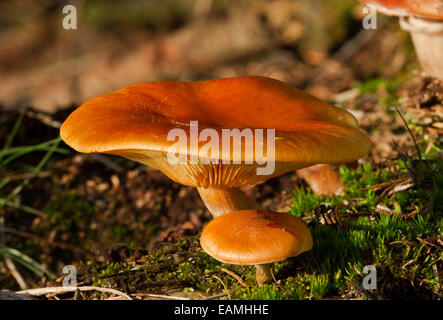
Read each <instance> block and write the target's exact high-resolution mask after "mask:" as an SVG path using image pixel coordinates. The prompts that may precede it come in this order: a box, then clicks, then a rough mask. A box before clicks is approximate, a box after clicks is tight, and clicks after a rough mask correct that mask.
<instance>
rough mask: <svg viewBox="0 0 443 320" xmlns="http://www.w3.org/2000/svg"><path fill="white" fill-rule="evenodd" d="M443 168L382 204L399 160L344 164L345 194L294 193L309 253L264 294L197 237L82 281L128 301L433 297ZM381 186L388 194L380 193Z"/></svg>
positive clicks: (435, 165)
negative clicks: (145, 297) (370, 281)
mask: <svg viewBox="0 0 443 320" xmlns="http://www.w3.org/2000/svg"><path fill="white" fill-rule="evenodd" d="M442 168H443V165H442V161H441V160H440V159H437V160H435V161H427V162H426V165H425V169H424V170H425V172H424V178H425V183H424V185H423V186H420V187H411V188H410V189H408V190H405V191H400V192H396V193H393V194H392V195H391V196H389V197H387V196H385V197H380V194H381V193H383V192H384V190H386V187H389V182H392V181H394V180H398V178H399V177H405V176H407V168H406V165H405V164H404V163H403V162H402V161H401V160H398V161H394V162H392V163H391V164H390V165H389V166H386V167H384V168H373V167H372V166H371V165H370V164H368V163H367V164H365V165H363V166H362V167H361V168H358V169H348V168H347V167H345V166H342V167H341V168H340V173H341V176H342V178H343V179H344V182H345V192H344V194H343V195H342V196H334V197H319V196H317V195H315V194H313V193H312V192H310V191H309V190H308V191H306V190H302V189H300V190H298V191H297V192H295V194H294V198H293V206H292V210H291V213H292V214H294V215H296V216H301V217H305V218H307V219H306V220H307V223H308V226H309V227H310V229H311V231H312V235H313V238H314V247H313V249H312V250H311V251H309V252H307V253H304V254H302V255H300V256H298V257H295V258H291V259H288V260H286V261H283V262H279V263H276V264H275V281H273V282H271V283H269V284H266V285H264V286H262V287H258V286H257V285H256V283H255V278H254V277H255V269H254V267H252V266H237V265H229V264H223V263H219V262H217V261H216V260H214V259H213V258H211V257H210V256H208V255H207V254H206V253H204V252H203V251H202V249H201V247H200V246H199V241H198V236H195V237H188V238H184V239H182V240H180V241H178V242H176V243H174V244H165V245H163V246H162V247H161V248H160V249H158V250H157V251H155V252H153V253H151V254H141V253H140V252H138V253H135V254H134V255H132V258H130V259H126V260H125V261H120V262H116V263H111V264H103V265H97V264H95V265H94V264H93V265H92V267H91V266H90V267H86V269H85V270H86V271H85V275H86V276H85V280H86V282H87V283H90V284H94V285H98V286H106V287H113V288H117V289H119V290H123V291H125V292H129V293H137V292H145V293H162V292H163V293H165V292H166V293H168V292H171V291H173V290H174V289H175V290H177V289H179V291H180V290H181V291H185V292H195V295H194V297H195V298H202V297H211V296H220V297H219V298H220V299H296V300H298V299H337V298H338V299H340V298H357V299H358V298H362V299H380V298H384V299H396V298H406V299H432V298H437V297H439V296H440V295H441V291H440V280H439V279H441V274H438V273H439V272H441V270H442V258H443V252H442V243H441V236H442V231H443V227H442V222H443V221H442V218H443V217H442V215H441V212H442V209H443V208H442V206H443V204H442V199H443V194H442V193H443V171H442ZM380 185H382V186H385V188H378V189H377V186H380ZM373 187H375V188H373ZM381 205H383V206H381ZM378 208H383V210H378ZM389 208H392V210H391V211H389V210H388V209H389ZM365 265H373V266H374V267H375V268H376V270H377V289H376V290H366V289H364V288H363V286H362V281H363V278H364V277H365V276H366V274H364V273H363V267H364V266H365ZM226 269H227V270H230V271H232V272H234V273H235V274H236V275H238V276H239V277H240V278H241V279H242V280H238V279H237V278H236V277H235V276H233V275H232V274H230V273H229V272H226V271H224V270H226ZM190 297H191V298H192V297H193V295H190Z"/></svg>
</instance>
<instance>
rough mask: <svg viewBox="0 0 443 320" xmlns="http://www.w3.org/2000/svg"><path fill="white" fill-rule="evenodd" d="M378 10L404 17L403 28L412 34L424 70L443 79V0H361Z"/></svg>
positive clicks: (401, 19) (401, 21) (402, 20)
mask: <svg viewBox="0 0 443 320" xmlns="http://www.w3.org/2000/svg"><path fill="white" fill-rule="evenodd" d="M360 1H361V2H363V3H365V4H367V5H369V6H372V7H374V8H376V9H377V11H379V12H381V13H383V14H386V15H390V16H398V17H399V18H400V26H401V27H402V29H404V30H406V31H408V32H409V33H410V34H411V37H412V41H413V43H414V47H415V51H416V53H417V57H418V60H419V62H420V65H421V66H422V68H423V70H424V71H425V72H426V73H427V74H428V75H431V76H434V77H437V78H440V79H443V1H442V0H360Z"/></svg>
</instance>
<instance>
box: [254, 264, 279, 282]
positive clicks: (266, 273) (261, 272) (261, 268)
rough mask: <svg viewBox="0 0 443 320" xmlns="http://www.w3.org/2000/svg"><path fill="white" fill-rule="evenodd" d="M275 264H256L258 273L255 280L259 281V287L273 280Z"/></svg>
mask: <svg viewBox="0 0 443 320" xmlns="http://www.w3.org/2000/svg"><path fill="white" fill-rule="evenodd" d="M273 266H274V264H273V263H266V264H256V265H255V267H256V269H257V270H256V272H255V279H256V280H257V284H258V285H259V286H262V285H264V284H265V283H266V282H268V281H271V280H272V268H273Z"/></svg>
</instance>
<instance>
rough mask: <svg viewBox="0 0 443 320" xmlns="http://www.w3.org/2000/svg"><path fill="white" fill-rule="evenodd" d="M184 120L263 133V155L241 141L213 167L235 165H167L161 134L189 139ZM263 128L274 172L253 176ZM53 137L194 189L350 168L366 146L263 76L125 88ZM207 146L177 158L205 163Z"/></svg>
mask: <svg viewBox="0 0 443 320" xmlns="http://www.w3.org/2000/svg"><path fill="white" fill-rule="evenodd" d="M191 121H198V131H199V133H201V131H202V130H204V129H206V128H210V129H213V130H215V131H216V132H217V133H218V136H219V137H222V135H223V134H222V133H223V132H222V130H223V129H239V130H240V131H241V130H243V129H245V128H249V129H252V131H254V130H255V129H264V136H263V146H262V149H263V150H264V154H263V156H262V157H261V158H260V157H257V156H256V152H245V150H246V148H244V146H245V144H246V142H247V141H246V140H249V138H247V139H242V148H241V154H238V153H237V151H236V150H232V149H234V148H231V150H232V152H231V153H229V154H226V153H223V152H222V149H221V148H222V143H221V142H220V144H219V145H220V152H219V155H218V158H217V159H218V160H231V161H232V160H233V159H241V160H242V162H243V163H242V164H233V163H231V164H203V163H201V161H198V163H194V164H192V163H186V164H174V165H172V164H170V163H169V162H168V157H167V153H168V151H170V150H171V149H170V147H172V146H173V145H174V144H175V142H176V141H168V139H167V137H168V133H170V132H171V130H172V129H182V130H184V132H185V133H186V136H187V138H188V139H191V126H190V122H191ZM266 129H275V140H272V141H273V142H275V171H274V172H273V174H271V175H267V176H260V175H257V174H256V168H257V167H263V161H265V160H267V159H268V158H267V155H266V150H267V134H266ZM60 135H61V137H62V139H63V140H64V141H65V142H66V143H67V144H68V145H70V146H71V147H72V148H74V149H75V150H77V151H80V152H86V153H89V152H101V153H110V154H116V155H121V156H124V157H126V158H129V159H133V160H137V161H140V162H143V163H146V164H149V165H151V166H153V167H155V168H157V169H160V170H161V171H162V172H163V173H165V174H166V175H168V176H169V177H170V178H171V179H173V180H175V181H177V182H179V183H182V184H185V185H189V186H194V187H214V186H227V187H237V186H243V185H247V184H253V183H257V182H260V181H263V180H266V179H269V178H271V177H274V176H278V175H281V174H283V173H285V172H289V171H293V170H297V169H300V168H303V167H307V166H310V165H313V164H316V163H347V162H352V161H355V160H356V159H358V158H361V157H363V156H365V155H366V154H367V153H368V152H369V150H370V148H371V146H372V145H371V142H370V140H369V139H368V137H367V136H366V135H365V134H364V133H363V132H362V131H360V130H359V129H358V127H357V121H356V119H355V118H354V117H353V116H352V115H351V114H350V113H349V112H347V111H346V110H344V109H342V108H339V107H336V106H333V105H330V104H328V103H325V102H323V101H321V100H319V99H317V98H315V97H313V96H311V95H309V94H307V93H305V92H303V91H301V90H299V89H297V88H295V87H293V86H290V85H288V84H286V83H284V82H281V81H278V80H274V79H270V78H265V77H238V78H228V79H218V80H210V81H196V82H173V81H159V82H147V83H141V84H136V85H132V86H129V87H126V88H123V89H120V90H117V91H115V92H111V93H108V94H106V95H104V96H101V97H98V98H95V99H92V100H89V101H87V102H86V103H84V104H83V105H81V106H80V107H79V108H78V109H76V110H75V111H74V112H73V113H72V114H71V115H70V116H69V117H68V118H67V120H66V121H65V122H64V123H63V125H62V127H61V130H60ZM206 143H207V141H199V142H198V146H197V147H195V146H193V145H192V144H191V143H190V141H189V140H188V143H187V144H185V145H184V147H180V148H179V149H177V153H178V154H182V155H185V156H190V155H191V156H194V157H197V156H199V158H198V159H200V160H201V159H202V158H203V159H204V158H205V156H207V159H212V154H207V155H204V154H203V155H202V154H201V148H202V146H204V145H205V144H206ZM199 150H200V154H199ZM246 161H249V162H253V164H248V165H245V164H244V162H246ZM258 161H262V162H261V164H258Z"/></svg>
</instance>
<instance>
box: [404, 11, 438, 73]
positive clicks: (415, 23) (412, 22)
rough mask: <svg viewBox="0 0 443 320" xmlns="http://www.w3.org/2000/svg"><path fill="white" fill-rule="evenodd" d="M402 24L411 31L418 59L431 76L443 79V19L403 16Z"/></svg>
mask: <svg viewBox="0 0 443 320" xmlns="http://www.w3.org/2000/svg"><path fill="white" fill-rule="evenodd" d="M400 26H401V28H402V29H403V30H406V31H409V32H410V33H411V37H412V41H413V43H414V47H415V51H416V53H417V57H418V61H419V62H420V64H421V66H422V68H423V70H424V71H425V72H426V73H427V74H428V75H431V76H434V77H437V78H440V79H443V61H442V59H441V52H442V50H443V21H442V20H438V19H425V18H419V17H414V16H410V17H401V18H400Z"/></svg>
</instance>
